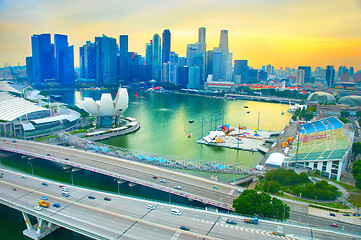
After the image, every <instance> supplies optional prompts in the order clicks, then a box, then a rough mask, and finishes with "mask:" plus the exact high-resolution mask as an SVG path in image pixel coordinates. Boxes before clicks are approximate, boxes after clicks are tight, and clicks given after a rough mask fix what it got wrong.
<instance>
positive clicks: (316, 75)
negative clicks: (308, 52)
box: [315, 67, 321, 77]
mask: <svg viewBox="0 0 361 240" xmlns="http://www.w3.org/2000/svg"><path fill="white" fill-rule="evenodd" d="M320 76H321V67H316V69H315V77H320Z"/></svg>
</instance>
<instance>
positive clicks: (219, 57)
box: [213, 48, 224, 81]
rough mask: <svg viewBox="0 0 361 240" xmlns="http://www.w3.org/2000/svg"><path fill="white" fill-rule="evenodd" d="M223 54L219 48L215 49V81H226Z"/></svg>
mask: <svg viewBox="0 0 361 240" xmlns="http://www.w3.org/2000/svg"><path fill="white" fill-rule="evenodd" d="M222 63H223V54H222V52H221V50H220V49H219V48H214V50H213V81H224V79H223V78H222V77H223V71H222Z"/></svg>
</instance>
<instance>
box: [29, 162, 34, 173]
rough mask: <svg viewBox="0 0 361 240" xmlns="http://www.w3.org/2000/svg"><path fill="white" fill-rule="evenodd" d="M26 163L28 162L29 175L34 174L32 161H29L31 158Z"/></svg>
mask: <svg viewBox="0 0 361 240" xmlns="http://www.w3.org/2000/svg"><path fill="white" fill-rule="evenodd" d="M28 164H30V168H31V175H34V169H33V163H32V162H31V160H29V161H28Z"/></svg>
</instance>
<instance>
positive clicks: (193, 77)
mask: <svg viewBox="0 0 361 240" xmlns="http://www.w3.org/2000/svg"><path fill="white" fill-rule="evenodd" d="M200 77H201V68H200V67H188V84H187V88H193V89H200V88H202V86H201V83H200V81H199V79H200Z"/></svg>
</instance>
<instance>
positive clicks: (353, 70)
mask: <svg viewBox="0 0 361 240" xmlns="http://www.w3.org/2000/svg"><path fill="white" fill-rule="evenodd" d="M354 76H355V69H354V68H353V67H350V77H351V78H354Z"/></svg>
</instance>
